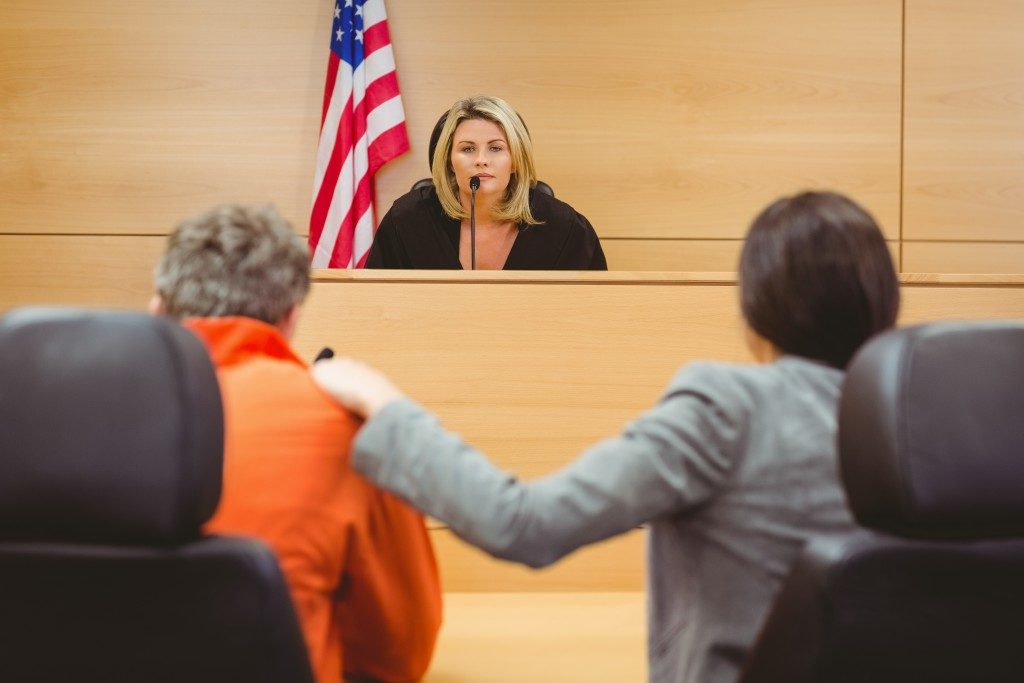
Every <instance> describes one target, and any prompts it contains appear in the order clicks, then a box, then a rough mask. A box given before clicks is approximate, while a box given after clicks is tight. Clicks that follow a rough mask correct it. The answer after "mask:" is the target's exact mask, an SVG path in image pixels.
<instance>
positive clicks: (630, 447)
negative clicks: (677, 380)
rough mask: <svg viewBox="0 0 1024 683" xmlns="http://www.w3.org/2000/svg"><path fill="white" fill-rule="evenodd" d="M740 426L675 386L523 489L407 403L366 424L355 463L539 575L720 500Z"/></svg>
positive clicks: (397, 404) (461, 531) (467, 535)
mask: <svg viewBox="0 0 1024 683" xmlns="http://www.w3.org/2000/svg"><path fill="white" fill-rule="evenodd" d="M737 417H738V416H737V415H736V414H734V413H732V412H730V411H728V410H724V409H723V408H722V407H721V406H719V405H716V403H715V401H714V400H713V399H711V398H709V395H707V394H704V393H700V392H694V391H690V390H687V389H685V388H684V389H679V388H673V389H671V390H670V392H669V393H667V394H666V396H665V397H664V398H663V399H662V401H661V402H660V403H659V404H658V405H657V406H655V407H654V408H653V409H651V410H649V411H648V412H647V413H645V414H644V415H642V416H641V417H640V418H638V419H637V420H636V421H634V422H633V423H632V424H630V425H629V426H627V428H626V429H625V430H624V431H623V433H622V434H621V435H620V436H618V437H615V438H612V439H607V440H605V441H603V442H601V443H598V444H597V445H595V446H593V447H591V448H589V449H588V450H586V451H585V452H584V453H583V454H582V455H581V456H580V457H578V458H577V459H576V460H575V461H573V462H572V463H570V464H569V465H567V466H566V467H564V468H563V469H561V470H559V471H557V472H555V473H554V474H551V475H549V476H547V477H543V478H541V479H537V480H535V481H531V482H522V481H520V480H519V479H517V478H516V477H515V476H514V475H512V474H510V473H507V472H503V471H501V470H499V469H498V468H496V467H495V466H494V465H493V464H492V463H491V462H490V461H489V460H488V459H487V458H486V457H485V456H484V455H483V454H482V453H480V452H479V451H477V450H475V449H474V448H472V447H471V446H469V445H467V444H466V443H465V442H463V441H462V439H461V438H460V437H458V436H457V435H455V434H452V433H451V432H448V431H446V430H445V429H444V428H442V427H441V425H440V424H439V423H438V421H437V419H436V418H435V417H434V416H433V415H431V414H430V413H428V412H427V411H425V410H423V408H421V407H420V406H418V405H417V404H415V403H413V402H412V401H409V400H402V401H398V402H395V403H393V404H390V405H388V406H386V407H385V408H384V409H383V410H381V411H380V413H378V414H377V415H376V416H374V417H373V418H372V419H370V420H369V421H367V422H366V424H365V425H364V426H363V429H362V430H361V431H360V433H359V435H358V436H357V437H356V440H355V443H354V451H353V452H354V460H353V462H354V464H355V467H356V469H357V470H358V471H359V472H361V473H362V474H364V475H365V476H367V477H368V478H370V479H371V480H373V481H375V482H377V483H378V484H379V485H380V486H383V487H385V488H387V489H389V490H391V491H394V492H395V493H396V494H398V495H399V496H401V497H402V498H404V499H405V500H408V501H409V502H410V503H411V504H412V505H414V506H415V507H417V508H418V509H420V510H423V511H424V512H426V513H428V514H430V515H432V516H433V517H435V518H437V519H439V520H441V521H442V522H445V523H446V524H448V525H449V526H450V527H451V529H452V531H454V532H455V533H456V534H457V535H459V536H460V537H461V538H463V539H464V540H466V541H468V542H469V543H472V544H473V545H476V546H478V547H480V548H483V549H484V550H486V551H488V552H490V553H491V554H492V555H495V556H497V557H501V558H504V559H507V560H513V561H517V562H521V563H523V564H527V565H529V566H532V567H542V566H545V565H548V564H551V563H552V562H555V561H556V560H558V559H559V558H561V557H563V556H564V555H566V554H568V553H570V552H572V551H573V550H575V549H576V548H579V547H581V546H584V545H587V544H590V543H595V542H597V541H600V540H603V539H605V538H609V537H611V536H614V535H617V534H620V533H624V532H626V531H629V530H630V529H632V528H633V527H635V526H637V525H638V524H642V523H644V522H647V521H650V520H652V519H654V518H656V517H658V516H660V515H665V514H672V513H680V512H683V511H685V510H689V509H693V508H696V507H697V506H699V505H701V504H702V503H704V502H706V501H708V500H709V499H710V498H711V497H713V496H715V495H716V494H717V493H718V492H719V491H720V490H721V489H722V488H723V487H724V486H725V485H726V482H727V481H728V480H729V478H730V477H731V473H732V467H733V458H734V453H735V449H736V443H737V441H738V440H739V438H740V433H741V432H742V431H743V424H742V420H741V419H737Z"/></svg>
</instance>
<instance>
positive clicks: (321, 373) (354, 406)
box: [310, 358, 405, 419]
mask: <svg viewBox="0 0 1024 683" xmlns="http://www.w3.org/2000/svg"><path fill="white" fill-rule="evenodd" d="M310 373H311V374H312V375H313V381H314V382H316V383H317V385H318V386H319V387H320V389H321V390H323V391H324V392H326V393H327V394H328V395H329V396H330V397H331V398H333V399H334V400H335V401H337V402H338V403H340V404H341V405H343V406H345V407H346V408H348V409H349V410H351V411H352V412H353V413H356V414H357V415H361V416H362V417H365V418H367V419H369V418H371V417H373V416H374V415H376V414H377V412H378V411H380V409H381V408H383V407H384V406H386V405H387V404H389V403H391V402H393V401H397V400H398V399H400V398H403V397H404V396H405V395H404V394H403V393H402V392H401V391H400V390H399V389H398V387H396V386H395V385H394V384H392V383H391V380H389V379H388V378H387V377H385V376H384V374H383V373H381V372H379V371H377V370H375V369H373V368H371V367H370V366H369V365H366V364H365V363H360V362H359V361H357V360H353V359H351V358H333V359H331V360H322V361H319V362H317V363H314V364H313V367H312V368H311V369H310Z"/></svg>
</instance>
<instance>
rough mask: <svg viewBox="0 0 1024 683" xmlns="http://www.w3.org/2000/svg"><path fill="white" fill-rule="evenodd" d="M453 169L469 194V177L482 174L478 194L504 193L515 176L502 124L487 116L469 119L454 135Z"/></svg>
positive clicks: (497, 194)
mask: <svg viewBox="0 0 1024 683" xmlns="http://www.w3.org/2000/svg"><path fill="white" fill-rule="evenodd" d="M451 161H452V169H454V170H455V179H456V181H457V182H458V184H459V192H460V193H461V194H464V195H468V194H469V192H470V190H469V179H470V178H472V177H473V176H479V177H480V189H478V190H477V197H478V198H479V197H480V196H481V195H491V196H494V197H495V198H499V197H501V196H503V195H504V193H505V188H506V187H508V181H509V178H510V177H511V176H512V154H511V152H509V148H508V140H507V139H506V138H505V133H504V132H503V131H502V130H501V126H499V125H498V124H496V123H494V122H493V121H487V120H486V119H466V120H465V121H463V122H462V123H460V124H459V125H458V127H457V128H456V129H455V135H454V136H453V137H452V159H451Z"/></svg>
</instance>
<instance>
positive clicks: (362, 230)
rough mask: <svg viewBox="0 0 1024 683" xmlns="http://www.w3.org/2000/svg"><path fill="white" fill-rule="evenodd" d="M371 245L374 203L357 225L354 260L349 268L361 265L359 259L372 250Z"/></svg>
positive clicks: (354, 239)
mask: <svg viewBox="0 0 1024 683" xmlns="http://www.w3.org/2000/svg"><path fill="white" fill-rule="evenodd" d="M371 244H373V202H370V205H369V206H367V207H366V211H365V212H364V213H363V215H362V216H360V217H359V222H358V223H356V231H355V235H354V236H353V239H352V260H351V261H350V262H349V265H348V267H349V268H352V267H353V266H355V265H356V264H357V263H359V259H361V258H362V257H363V254H365V253H366V252H367V251H369V250H370V245H371Z"/></svg>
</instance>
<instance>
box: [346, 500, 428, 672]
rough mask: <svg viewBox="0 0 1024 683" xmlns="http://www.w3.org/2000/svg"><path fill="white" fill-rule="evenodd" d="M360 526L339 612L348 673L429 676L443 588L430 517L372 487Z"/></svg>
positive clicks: (353, 541)
mask: <svg viewBox="0 0 1024 683" xmlns="http://www.w3.org/2000/svg"><path fill="white" fill-rule="evenodd" d="M366 487H367V489H369V490H370V491H369V496H368V505H367V508H366V509H367V513H366V518H365V520H364V522H365V523H363V524H358V525H356V526H355V527H354V528H353V531H352V533H353V537H352V538H351V539H350V544H349V548H350V551H349V553H350V555H349V557H348V559H347V562H346V574H345V579H344V581H345V583H344V584H343V588H342V595H341V597H340V600H339V602H338V604H337V605H336V610H337V611H338V620H339V622H340V623H341V629H342V639H343V647H344V657H345V662H344V669H345V674H346V676H351V677H356V678H369V679H372V680H377V681H386V682H388V683H392V682H393V683H397V682H399V681H415V680H418V679H420V678H422V677H423V675H424V673H426V670H427V667H428V666H429V664H430V659H431V657H432V656H433V652H434V645H435V643H436V641H437V634H438V630H439V629H440V627H441V586H440V580H439V578H438V572H437V563H436V561H435V559H434V552H433V549H432V547H431V544H430V538H429V536H428V535H427V530H426V527H425V526H424V524H423V518H422V517H421V516H420V515H419V513H417V512H416V511H414V510H412V509H411V508H410V507H409V506H408V505H406V504H405V503H403V502H401V501H400V500H398V499H397V498H395V497H394V496H392V495H391V494H389V493H387V492H385V491H382V490H380V489H378V488H376V487H372V486H370V485H369V484H367V485H366Z"/></svg>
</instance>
